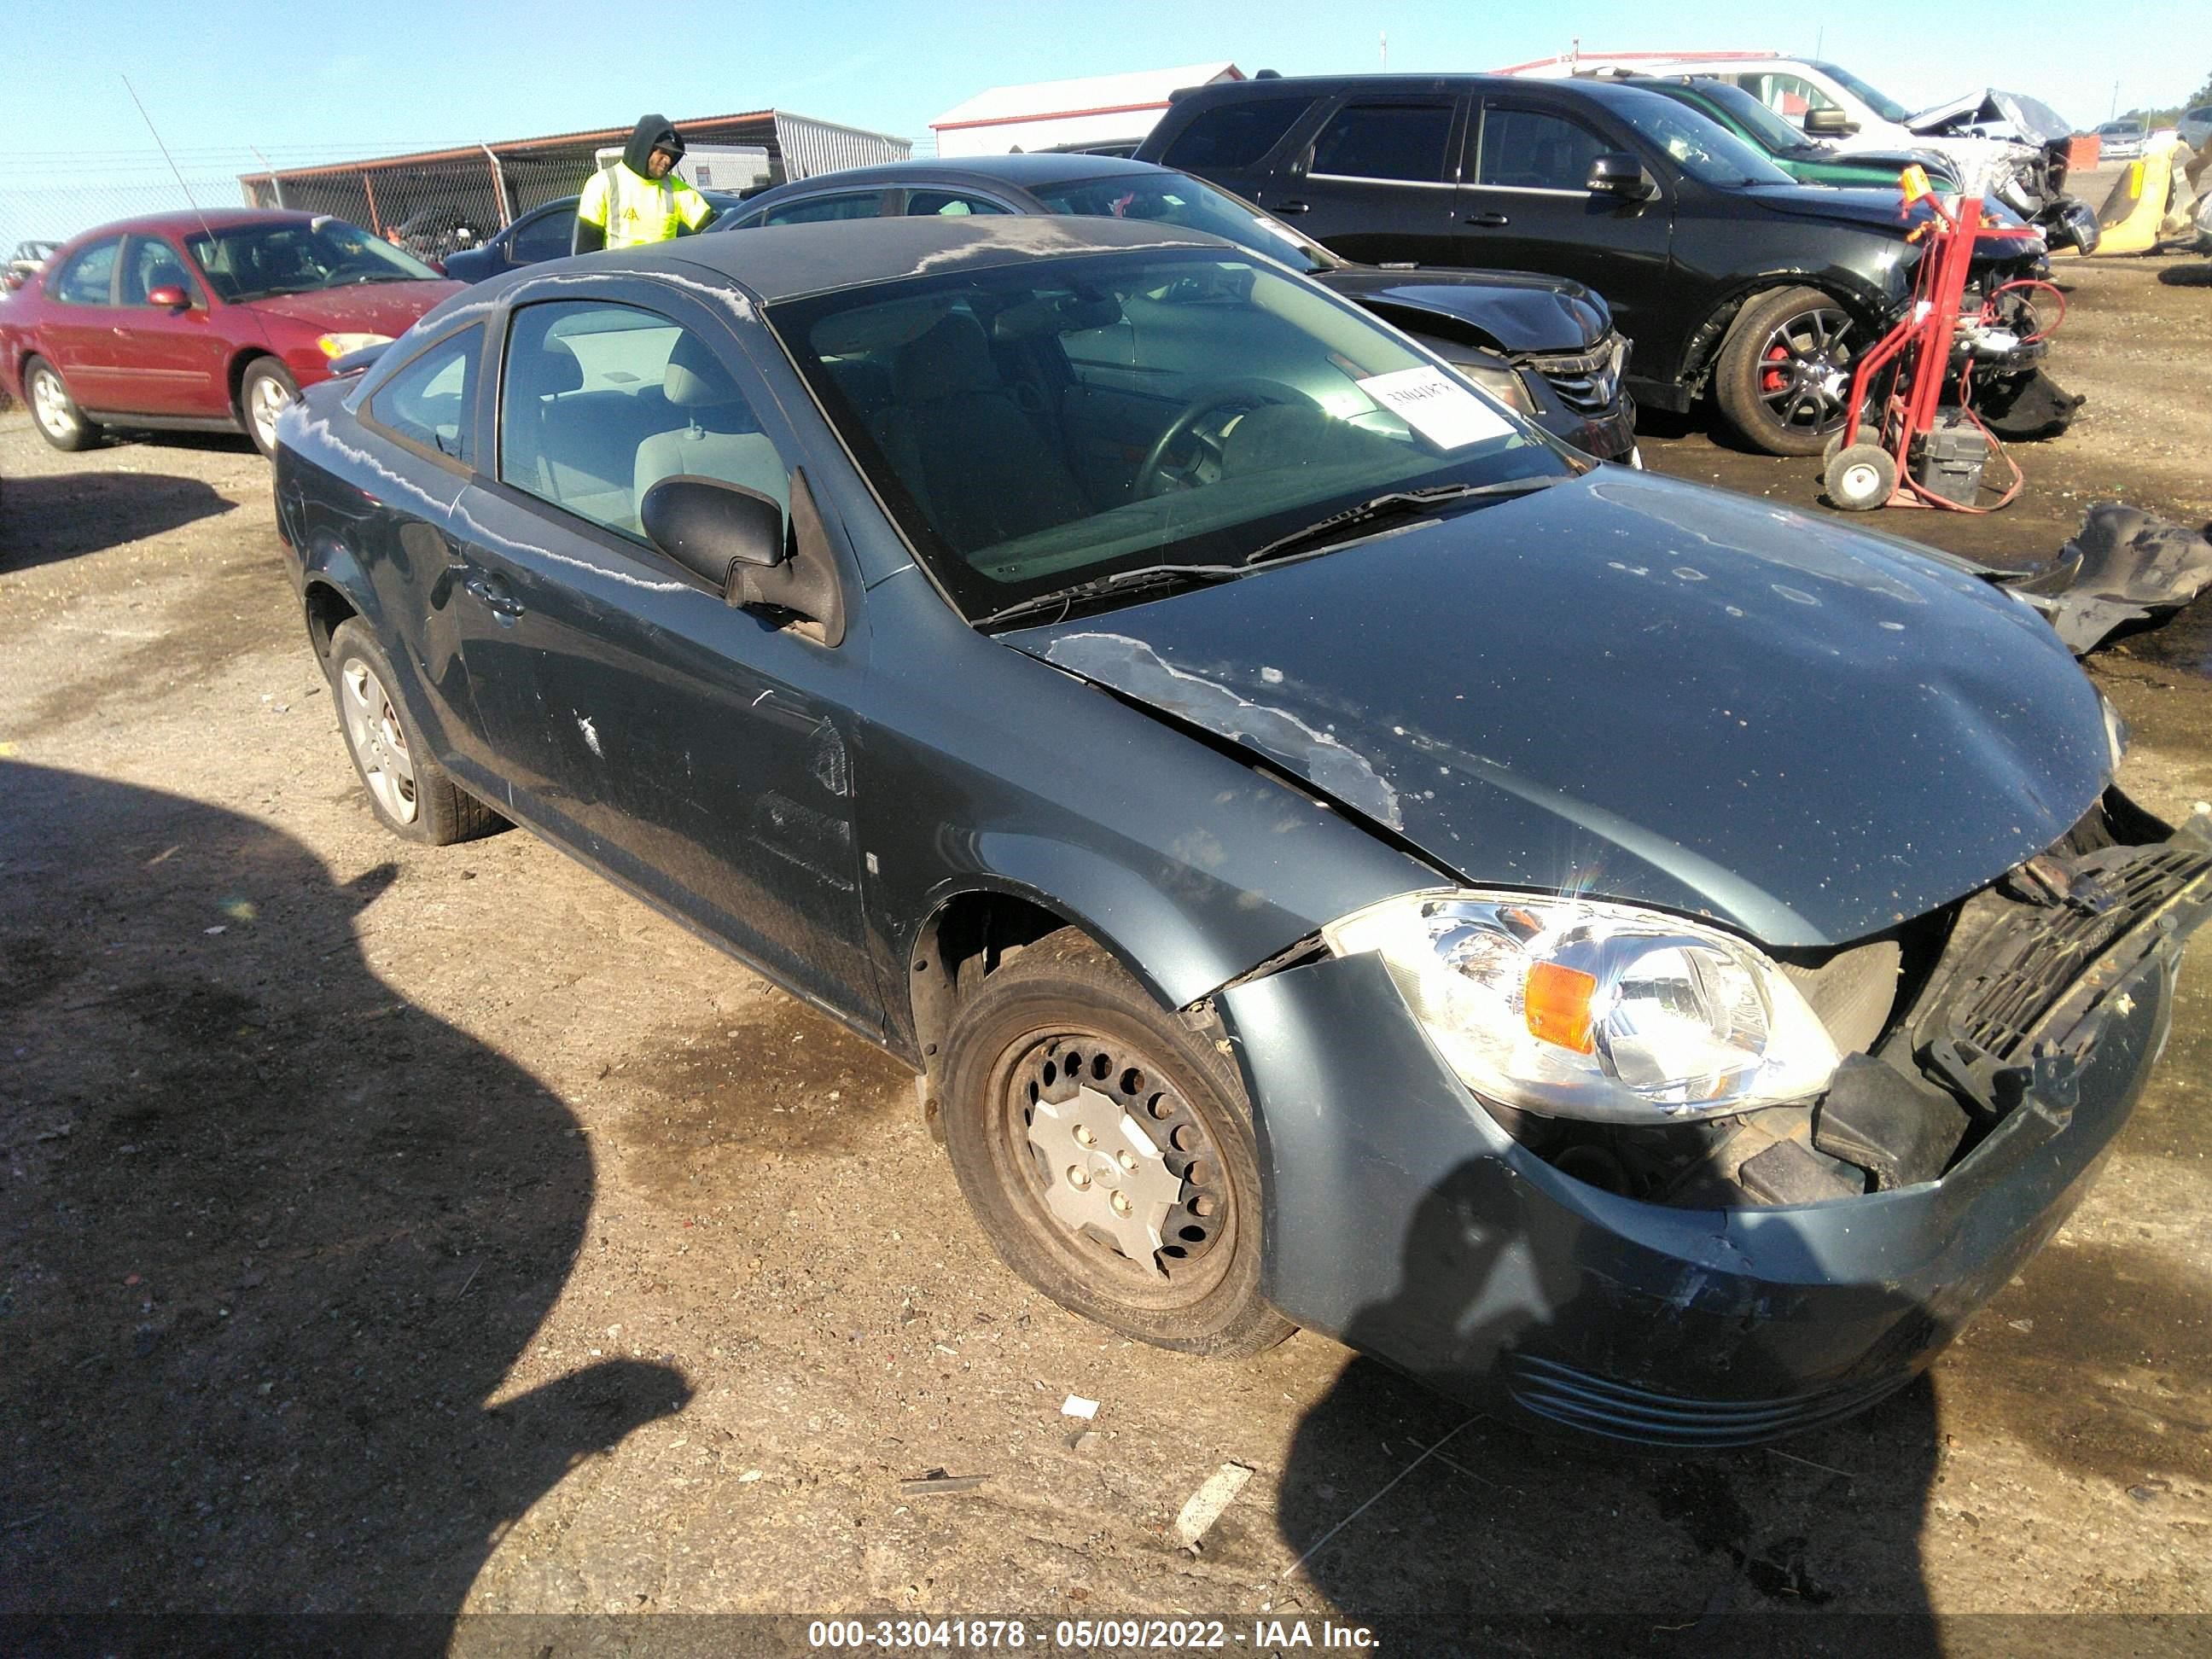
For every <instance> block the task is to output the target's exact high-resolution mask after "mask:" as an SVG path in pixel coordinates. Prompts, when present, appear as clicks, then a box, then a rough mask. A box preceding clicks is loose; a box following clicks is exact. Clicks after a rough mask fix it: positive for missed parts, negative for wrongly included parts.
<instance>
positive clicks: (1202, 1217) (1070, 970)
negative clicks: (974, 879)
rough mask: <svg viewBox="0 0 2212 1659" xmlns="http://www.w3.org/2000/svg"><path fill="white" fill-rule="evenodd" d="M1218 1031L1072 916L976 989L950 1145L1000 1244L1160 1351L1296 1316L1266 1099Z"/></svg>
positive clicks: (1268, 1332)
mask: <svg viewBox="0 0 2212 1659" xmlns="http://www.w3.org/2000/svg"><path fill="white" fill-rule="evenodd" d="M1218 1041H1219V1037H1218V1027H1217V1026H1215V1025H1213V1024H1212V1023H1211V1022H1210V1021H1209V1022H1208V1023H1206V1025H1205V1026H1204V1027H1203V1028H1200V1029H1194V1027H1193V1026H1192V1025H1191V1024H1188V1023H1186V1021H1185V1019H1184V1018H1183V1017H1182V1016H1181V1015H1179V1014H1176V1013H1175V1012H1171V1011H1170V1010H1167V1009H1164V1008H1162V1007H1161V1006H1159V1005H1158V1003H1157V1002H1155V1001H1154V1000H1152V997H1151V996H1149V995H1148V994H1146V991H1145V988H1144V987H1142V986H1141V985H1139V984H1138V983H1137V981H1135V980H1134V979H1133V978H1131V977H1130V975H1128V974H1127V972H1126V971H1125V970H1124V969H1122V968H1121V965H1120V964H1119V963H1116V962H1115V960H1114V959H1113V957H1111V956H1109V954H1108V953H1107V952H1106V951H1104V950H1103V949H1102V948H1101V947H1100V946H1099V945H1097V943H1095V942H1094V941H1093V940H1091V939H1089V938H1088V937H1086V936H1085V934H1083V933H1080V932H1079V931H1078V930H1076V929H1074V928H1072V927H1071V928H1063V929H1061V930H1060V932H1058V933H1050V934H1048V935H1046V936H1045V937H1044V938H1043V939H1039V940H1037V941H1036V943H1035V944H1032V945H1028V946H1027V947H1025V948H1024V949H1023V950H1022V951H1020V952H1019V953H1018V955H1014V956H1011V957H1007V958H1006V959H1005V960H1004V961H1003V962H1002V963H1001V965H1000V968H999V969H998V971H997V972H995V973H994V974H993V975H991V976H990V977H989V978H987V979H986V980H985V981H983V982H982V984H981V986H980V987H976V988H975V989H974V990H973V991H972V992H970V993H969V994H965V995H963V998H962V1000H961V1003H960V1006H959V1009H958V1012H957V1013H956V1014H955V1016H954V1018H953V1020H952V1024H951V1030H949V1031H948V1032H947V1034H946V1037H945V1068H944V1072H943V1079H944V1087H943V1090H942V1093H941V1098H942V1100H943V1105H944V1123H945V1146H946V1150H947V1151H948V1152H950V1154H951V1159H952V1169H953V1173H954V1175H955V1176H957V1177H958V1179H959V1182H960V1189H961V1191H962V1193H963V1194H965V1195H966V1197H967V1200H968V1203H969V1207H970V1208H971V1209H972V1210H973V1211H974V1212H975V1219H976V1221H977V1222H978V1224H979V1225H981V1227H982V1230H983V1232H984V1235H985V1237H987V1238H988V1239H989V1240H990V1242H991V1244H992V1247H993V1248H994V1249H996V1250H997V1251H998V1253H999V1255H1000V1259H1001V1260H1002V1261H1005V1262H1006V1265H1007V1266H1008V1267H1012V1269H1013V1270H1014V1271H1015V1272H1016V1273H1018V1274H1020V1275H1021V1277H1022V1278H1024V1279H1027V1280H1028V1281H1029V1282H1030V1284H1031V1285H1034V1286H1036V1288H1037V1289H1038V1290H1039V1291H1042V1292H1043V1293H1044V1294H1045V1295H1047V1296H1048V1297H1051V1298H1052V1299H1053V1300H1054V1301H1055V1302H1057V1303H1059V1304H1060V1306H1062V1307H1063V1308H1066V1309H1068V1310H1071V1311H1072V1312H1074V1313H1079V1314H1081V1315H1083V1316H1085V1318H1087V1319H1093V1320H1096V1321H1097V1322H1099V1323H1100V1324H1102V1325H1104V1326H1107V1327H1108V1328H1111V1329H1113V1330H1116V1331H1119V1332H1121V1334H1124V1335H1126V1336H1131V1337H1134V1338H1136V1339H1137V1340H1139V1341H1142V1342H1149V1343H1152V1344H1153V1345H1154V1346H1158V1347H1163V1348H1173V1349H1176V1350H1180V1351H1182V1352H1186V1353H1202V1354H1216V1355H1234V1354H1250V1353H1256V1352H1260V1351H1261V1349H1263V1348H1268V1347H1272V1346H1274V1345H1275V1344H1276V1343H1278V1342H1280V1341H1281V1340H1283V1339H1284V1338H1285V1337H1286V1336H1288V1335H1290V1334H1291V1331H1292V1330H1293V1329H1295V1327H1294V1326H1292V1325H1291V1323H1290V1322H1289V1321H1287V1320H1285V1318H1283V1316H1281V1315H1279V1314H1278V1313H1277V1312H1276V1311H1275V1310H1273V1308H1271V1307H1269V1306H1268V1305H1267V1303H1266V1302H1265V1301H1264V1300H1263V1299H1262V1298H1261V1294H1260V1261H1261V1239H1260V1227H1261V1211H1260V1206H1261V1191H1260V1165H1259V1154H1258V1152H1257V1150H1256V1146H1255V1137H1254V1133H1253V1128H1252V1109H1251V1106H1250V1103H1249V1102H1248V1101H1247V1100H1246V1098H1245V1095H1244V1089H1243V1084H1242V1082H1241V1080H1240V1079H1239V1078H1238V1076H1237V1068H1236V1066H1235V1065H1234V1064H1233V1063H1232V1062H1231V1060H1229V1058H1228V1056H1227V1055H1225V1054H1223V1053H1222V1051H1221V1049H1220V1048H1218V1047H1217V1046H1216V1045H1217V1042H1218ZM1128 1125H1134V1126H1135V1127H1134V1130H1133V1131H1132V1130H1131V1128H1129V1127H1126V1126H1128ZM1117 1239H1118V1241H1119V1242H1118V1243H1117V1242H1116V1241H1117ZM1154 1241H1157V1243H1154ZM1132 1244H1133V1245H1134V1247H1135V1249H1134V1253H1132V1251H1131V1249H1128V1248H1125V1247H1126V1246H1129V1245H1132Z"/></svg>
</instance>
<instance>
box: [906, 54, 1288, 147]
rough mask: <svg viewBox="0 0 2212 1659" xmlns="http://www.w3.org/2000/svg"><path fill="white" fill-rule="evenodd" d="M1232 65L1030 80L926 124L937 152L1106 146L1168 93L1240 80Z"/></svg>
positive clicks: (1139, 131)
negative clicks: (934, 135) (1072, 79)
mask: <svg viewBox="0 0 2212 1659" xmlns="http://www.w3.org/2000/svg"><path fill="white" fill-rule="evenodd" d="M1243 78H1244V71H1243V70H1240V69H1238V68H1237V65H1236V64H1183V65H1182V66H1181V67H1180V68H1176V69H1160V70H1138V71H1136V72H1135V73H1133V74H1129V75H1088V76H1084V77H1082V78H1081V79H1080V80H1075V81H1033V82H1030V83H1029V84H1028V85H1027V86H1018V87H993V88H991V89H990V90H989V91H987V92H981V93H978V94H976V95H975V97H973V98H970V99H969V100H968V101H967V102H966V103H964V104H957V105H955V106H953V107H952V108H951V109H949V110H947V111H945V113H944V114H942V115H940V116H939V117H938V118H936V119H935V120H933V121H932V122H931V123H930V124H929V127H930V131H933V132H934V133H935V134H936V135H937V153H938V154H939V155H943V156H955V155H1006V154H1007V153H1008V152H1009V151H1011V150H1024V151H1035V150H1040V149H1054V148H1055V147H1057V146H1060V145H1063V144H1109V143H1116V142H1119V141H1133V140H1136V139H1139V138H1142V137H1144V136H1145V135H1146V133H1148V132H1150V131H1152V124H1153V123H1154V122H1155V121H1157V120H1158V119H1159V118H1160V112H1162V111H1163V110H1164V109H1166V108H1167V106H1168V94H1170V93H1172V92H1175V91H1176V90H1177V89H1178V88H1183V87H1202V86H1206V85H1209V84H1210V83H1212V82H1215V81H1242V80H1243Z"/></svg>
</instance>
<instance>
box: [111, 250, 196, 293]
mask: <svg viewBox="0 0 2212 1659" xmlns="http://www.w3.org/2000/svg"><path fill="white" fill-rule="evenodd" d="M157 288H180V289H184V291H185V298H186V299H187V300H192V301H197V299H198V298H199V289H198V285H197V283H194V282H193V281H192V279H191V274H190V273H189V272H188V271H186V270H185V262H184V259H183V258H182V257H181V256H180V255H179V253H178V252H177V251H176V249H174V248H173V247H171V246H169V245H168V244H167V242H164V241H162V240H160V239H159V238H158V237H153V236H133V237H132V238H131V251H130V252H129V253H127V254H125V256H124V259H123V289H122V292H121V293H120V295H118V304H121V305H126V306H143V305H145V304H147V303H148V301H147V299H146V296H147V295H149V294H150V293H152V292H153V291H154V290H155V289H157Z"/></svg>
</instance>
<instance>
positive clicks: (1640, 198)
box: [1138, 75, 2044, 455]
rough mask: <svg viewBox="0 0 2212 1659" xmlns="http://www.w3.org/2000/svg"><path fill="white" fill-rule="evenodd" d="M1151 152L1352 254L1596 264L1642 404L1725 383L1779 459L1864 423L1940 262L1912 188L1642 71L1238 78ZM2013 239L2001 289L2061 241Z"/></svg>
mask: <svg viewBox="0 0 2212 1659" xmlns="http://www.w3.org/2000/svg"><path fill="white" fill-rule="evenodd" d="M1138 155H1139V158H1140V159H1142V160H1144V161H1157V162H1159V163H1161V164H1162V165H1164V166H1167V167H1179V168H1181V169H1182V170H1183V171H1185V172H1188V173H1198V174H1200V175H1201V176H1203V177H1205V178H1207V179H1212V180H1214V181H1215V182H1216V183H1218V184H1220V185H1223V186H1224V187H1225V188H1226V189H1230V190H1233V191H1238V192H1240V193H1242V194H1243V195H1244V196H1247V197H1250V198H1251V199H1252V200H1253V201H1255V202H1257V203H1258V204H1260V205H1261V207H1263V208H1265V209H1266V210H1267V211H1268V212H1270V213H1273V214H1275V215H1277V216H1281V217H1286V218H1291V219H1293V220H1294V221H1295V222H1297V225H1298V226H1299V227H1300V228H1302V229H1304V230H1305V231H1307V232H1308V233H1309V234H1311V235H1312V236H1314V237H1315V238H1316V240H1320V241H1322V242H1323V243H1325V244H1326V245H1327V246H1329V247H1331V248H1333V249H1334V250H1335V251H1336V252H1339V253H1341V254H1343V255H1344V256H1345V257H1346V258H1352V259H1363V260H1367V261H1370V262H1372V263H1375V264H1419V265H1431V264H1437V265H1489V266H1503V267H1506V268H1510V269H1515V270H1540V271H1546V272H1549V273H1551V274H1552V275H1553V276H1568V277H1572V278H1573V279H1574V280H1575V281H1577V282H1579V283H1584V284H1586V285H1588V286H1589V287H1590V288H1593V289H1596V290H1597V291H1598V292H1599V293H1601V294H1603V295H1605V296H1606V299H1607V301H1608V303H1610V305H1611V306H1612V307H1613V319H1614V320H1615V322H1616V323H1617V324H1618V325H1620V329H1621V331H1622V332H1623V333H1625V334H1627V335H1628V336H1630V337H1632V339H1634V340H1635V342H1636V356H1635V359H1634V361H1633V363H1632V367H1631V374H1630V376H1629V385H1630V387H1631V389H1632V391H1633V392H1634V393H1635V395H1636V398H1637V399H1638V402H1639V403H1643V404H1650V405H1656V407H1658V408H1661V409H1666V410H1686V409H1688V408H1689V407H1690V406H1691V404H1692V402H1693V401H1694V400H1695V399H1696V398H1698V396H1699V394H1700V393H1702V392H1705V391H1707V390H1708V389H1710V390H1711V392H1712V393H1713V395H1714V397H1715V398H1716V400H1717V402H1718V403H1719V404H1720V407H1721V410H1722V412H1723V414H1725V415H1726V416H1727V417H1728V419H1729V422H1730V423H1731V424H1733V425H1734V426H1735V428H1737V429H1738V430H1739V431H1740V432H1741V434H1742V435H1743V436H1744V437H1745V438H1746V439H1747V440H1748V441H1750V442H1752V443H1753V444H1755V445H1756V446H1758V447H1759V448H1761V449H1764V450H1765V451H1767V452H1768V453H1771V454H1777V455H1812V454H1818V453H1820V450H1821V448H1822V447H1823V446H1824V444H1825V443H1826V439H1827V438H1828V436H1829V435H1830V434H1832V432H1834V431H1835V430H1836V429H1837V428H1838V427H1839V426H1840V425H1841V424H1842V421H1843V410H1844V398H1845V395H1846V393H1847V392H1848V391H1849V387H1850V368H1851V364H1852V362H1853V361H1854V360H1855V359H1856V358H1857V356H1858V354H1859V353H1861V352H1862V351H1863V350H1864V349H1866V348H1867V347H1868V346H1869V345H1871V344H1872V343H1874V341H1875V339H1876V338H1877V337H1879V336H1880V334H1881V331H1883V330H1884V329H1885V328H1886V327H1887V326H1888V325H1889V324H1890V323H1891V322H1892V321H1893V319H1894V318H1895V317H1896V316H1897V314H1898V313H1899V312H1900V311H1901V309H1902V307H1903V306H1904V304H1905V301H1906V300H1907V298H1908V297H1909V295H1910V293H1911V284H1912V270H1913V267H1914V265H1915V264H1916V263H1917V259H1918V258H1919V246H1918V245H1917V244H1912V243H1908V241H1907V240H1906V233H1907V232H1908V230H1909V229H1910V228H1911V226H1910V224H1909V223H1908V222H1905V220H1903V219H1901V218H1900V216H1899V207H1898V195H1897V192H1896V191H1875V190H1863V191H1862V190H1833V189H1826V188H1820V187H1815V186H1808V185H1799V184H1797V183H1796V181H1795V180H1793V179H1790V177H1789V176H1788V175H1787V174H1786V173H1783V172H1782V171H1781V170H1780V169H1779V168H1778V167H1776V166H1775V165H1774V164H1773V162H1772V161H1769V160H1768V159H1767V158H1766V157H1765V156H1764V155H1761V154H1759V152H1758V151H1757V150H1754V149H1752V148H1751V147H1750V146H1749V145H1747V144H1746V143H1744V142H1743V141H1742V140H1741V139H1740V138H1738V137H1735V135H1734V134H1732V133H1730V132H1729V131H1726V130H1724V129H1723V128H1722V127H1720V126H1719V125H1716V124H1715V123H1714V122H1712V121H1711V120H1710V119H1708V118H1706V117H1705V116H1704V115H1701V114H1699V112H1697V111H1695V110H1692V109H1688V108H1686V107H1684V106H1682V105H1680V104H1678V103H1676V102H1674V100H1671V99H1668V98H1666V97H1663V96H1662V95H1661V94H1658V93H1656V92H1652V91H1650V90H1649V89H1648V88H1641V87H1638V86H1635V85H1632V84H1620V83H1605V82H1587V81H1528V80H1514V79H1508V78H1505V77H1503V76H1480V75H1467V76H1418V77H1417V76H1313V77H1307V78H1301V79H1286V78H1279V77H1269V78H1265V79H1261V80H1256V81H1245V82H1228V83H1225V84H1220V85H1214V86H1207V87H1200V88H1194V89H1192V90H1189V91H1186V92H1183V93H1181V94H1177V96H1176V100H1175V102H1174V103H1173V105H1172V106H1170V108H1169V110H1168V112H1167V113H1166V115H1164V117H1162V118H1161V120H1160V122H1159V125H1158V126H1156V127H1154V128H1153V129H1152V134H1151V136H1150V137H1147V138H1146V140H1145V143H1144V145H1143V147H1142V148H1141V149H1139V151H1138ZM1990 246H1991V247H1992V249H1993V250H1995V251H1994V252H1992V254H1991V256H1990V258H1988V259H1987V260H1985V261H1984V263H1983V264H1982V265H1981V266H1979V267H1978V270H1977V276H1978V287H1979V290H1980V294H1979V297H1984V298H1986V297H1990V296H1996V290H1997V289H2000V288H2001V287H2002V284H2003V283H2005V282H2007V281H2010V280H2013V279H2015V278H2018V277H2021V276H2030V275H2033V273H2034V271H2035V270H2038V269H2039V268H2040V266H2041V264H2042V263H2043V257H2044V248H2043V246H2042V245H2041V244H2040V243H2039V242H2034V241H2028V242H2020V241H2014V242H2007V243H1991V244H1990ZM1972 297H1976V296H1972V295H1970V298H1972ZM1996 297H1997V300H1998V303H2000V305H2006V304H2010V305H2015V306H2016V305H2018V304H2019V303H2020V297H2019V295H2017V294H2015V295H2007V296H1996ZM2038 333H2039V329H2037V328H2036V327H2034V326H2033V325H2030V326H2028V327H2026V328H2022V329H2018V330H2010V331H2006V332H2005V333H2004V334H2003V335H2002V337H2001V343H2000V350H2001V355H1999V356H1995V357H1992V358H1990V359H1989V360H1987V361H1985V362H1983V363H1982V364H1981V365H1980V366H1979V368H1978V372H1977V375H1976V378H1975V382H1974V384H1975V386H1976V392H1977V397H1976V403H1977V407H1978V408H1982V409H1984V410H1985V412H1990V411H1996V412H2002V410H2004V409H2006V408H2009V407H2010V406H2011V404H2013V402H2014V401H2015V399H2017V398H2020V397H2021V392H2022V390H2023V388H2024V387H2025V386H2026V385H2027V383H2028V382H2029V381H2031V380H2033V379H2034V378H2035V373H2036V369H2035V359H2036V358H2037V357H2039V356H2040V355H2041V350H2042V348H2041V346H2040V344H2039V343H2034V342H2033V338H2032V337H2033V336H2035V335H2036V334H2038ZM1990 338H1991V339H1992V340H1999V339H2000V337H1997V336H1994V335H1993V336H1991V337H1990ZM2024 339H2025V340H2029V341H2030V343H2029V344H2027V345H2026V346H2022V345H2021V344H2020V342H2021V340H2024Z"/></svg>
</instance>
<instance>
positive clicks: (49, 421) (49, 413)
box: [23, 357, 103, 451]
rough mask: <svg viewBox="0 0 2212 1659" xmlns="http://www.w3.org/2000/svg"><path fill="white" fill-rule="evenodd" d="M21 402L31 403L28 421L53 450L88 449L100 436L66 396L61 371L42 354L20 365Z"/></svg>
mask: <svg viewBox="0 0 2212 1659" xmlns="http://www.w3.org/2000/svg"><path fill="white" fill-rule="evenodd" d="M23 401H24V402H26V403H27V404H30V406H31V424H32V425H33V426H34V427H36V428H38V429H39V435H40V437H41V438H44V439H45V440H46V441H47V442H48V443H50V444H52V446H53V447H55V448H56V449H63V450H70V451H75V450H80V449H90V448H91V447H93V446H94V444H96V443H98V442H99V441H100V438H101V437H102V435H103V434H102V433H101V430H100V428H98V427H96V426H94V424H93V423H92V422H90V421H88V420H87V419H85V417H84V411H83V410H81V409H79V408H78V407H77V406H76V398H72V397H71V396H70V389H69V387H68V386H66V385H65V384H64V382H63V380H62V377H61V371H60V370H58V369H57V368H55V367H54V366H53V365H52V363H49V362H47V361H46V359H45V358H43V357H33V358H31V359H29V360H28V361H27V362H25V363H24V365H23Z"/></svg>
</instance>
